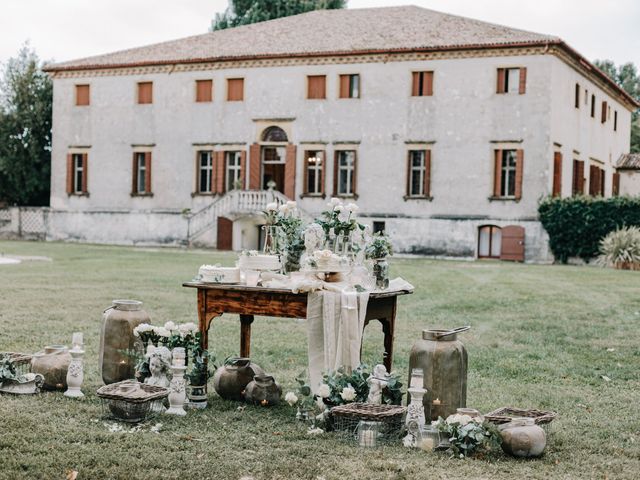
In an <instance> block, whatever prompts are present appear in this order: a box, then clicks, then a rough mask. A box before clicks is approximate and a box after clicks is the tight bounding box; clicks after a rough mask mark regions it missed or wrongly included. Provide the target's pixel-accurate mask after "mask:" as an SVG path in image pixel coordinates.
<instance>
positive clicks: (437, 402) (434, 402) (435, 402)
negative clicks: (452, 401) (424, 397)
mask: <svg viewBox="0 0 640 480" xmlns="http://www.w3.org/2000/svg"><path fill="white" fill-rule="evenodd" d="M441 403H442V402H441V401H440V399H439V398H436V399H435V400H434V401H433V404H434V405H440V404H441Z"/></svg>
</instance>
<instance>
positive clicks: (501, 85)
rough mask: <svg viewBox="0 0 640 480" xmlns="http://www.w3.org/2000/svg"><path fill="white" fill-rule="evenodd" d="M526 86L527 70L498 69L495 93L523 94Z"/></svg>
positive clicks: (522, 68) (521, 68)
mask: <svg viewBox="0 0 640 480" xmlns="http://www.w3.org/2000/svg"><path fill="white" fill-rule="evenodd" d="M526 86H527V69H526V68H524V67H520V68H499V69H498V86H497V89H496V93H519V94H523V93H525V91H526Z"/></svg>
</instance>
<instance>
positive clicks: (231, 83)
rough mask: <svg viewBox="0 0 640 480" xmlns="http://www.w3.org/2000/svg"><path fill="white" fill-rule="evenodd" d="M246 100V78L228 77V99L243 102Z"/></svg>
mask: <svg viewBox="0 0 640 480" xmlns="http://www.w3.org/2000/svg"><path fill="white" fill-rule="evenodd" d="M243 100H244V78H228V79H227V101H229V102H241V101H243Z"/></svg>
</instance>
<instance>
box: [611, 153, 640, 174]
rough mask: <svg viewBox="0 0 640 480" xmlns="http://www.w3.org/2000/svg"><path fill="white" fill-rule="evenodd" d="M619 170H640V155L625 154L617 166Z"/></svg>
mask: <svg viewBox="0 0 640 480" xmlns="http://www.w3.org/2000/svg"><path fill="white" fill-rule="evenodd" d="M616 168H617V169H618V170H640V153H624V154H622V155H620V158H619V159H618V163H617V164H616Z"/></svg>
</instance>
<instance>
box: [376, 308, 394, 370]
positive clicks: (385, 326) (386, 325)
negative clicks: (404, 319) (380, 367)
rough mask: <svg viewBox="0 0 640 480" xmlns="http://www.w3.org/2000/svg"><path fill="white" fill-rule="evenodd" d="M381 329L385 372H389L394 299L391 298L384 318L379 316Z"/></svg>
mask: <svg viewBox="0 0 640 480" xmlns="http://www.w3.org/2000/svg"><path fill="white" fill-rule="evenodd" d="M380 323H382V331H383V333H384V366H385V367H387V372H391V368H392V365H393V337H394V334H395V325H396V299H395V298H394V299H393V305H392V307H391V312H389V316H388V317H386V318H381V319H380Z"/></svg>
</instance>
